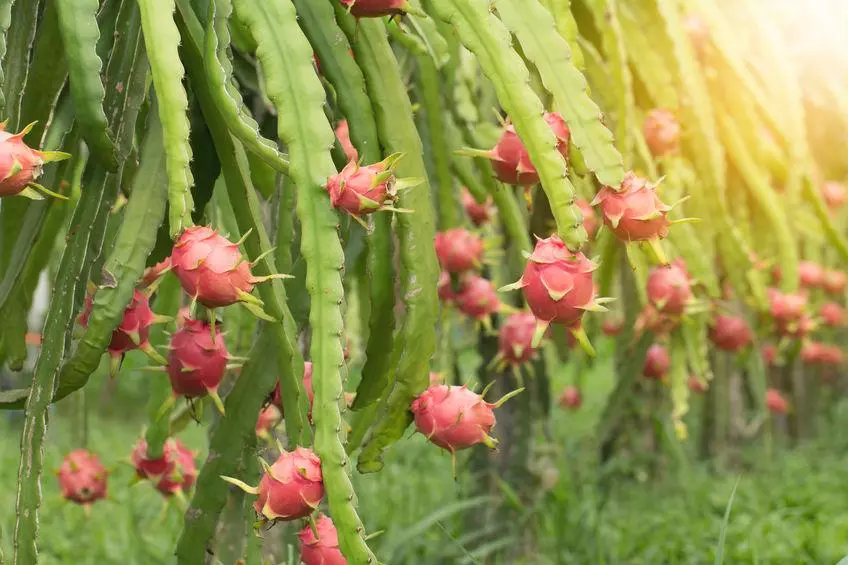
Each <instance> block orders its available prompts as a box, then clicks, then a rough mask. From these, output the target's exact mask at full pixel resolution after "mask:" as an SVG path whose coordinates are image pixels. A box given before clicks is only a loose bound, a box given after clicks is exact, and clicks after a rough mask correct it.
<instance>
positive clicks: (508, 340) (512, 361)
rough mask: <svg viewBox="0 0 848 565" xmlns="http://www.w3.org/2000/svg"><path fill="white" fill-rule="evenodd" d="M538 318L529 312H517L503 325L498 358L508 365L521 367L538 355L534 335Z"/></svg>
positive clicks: (499, 337) (499, 339)
mask: <svg viewBox="0 0 848 565" xmlns="http://www.w3.org/2000/svg"><path fill="white" fill-rule="evenodd" d="M535 332H536V317H535V316H533V314H531V313H529V312H517V313H515V314H512V315H510V316H509V318H507V319H506V321H505V322H504V323H503V325H502V326H501V329H500V335H499V336H498V350H499V351H498V356H499V357H500V358H501V359H503V361H504V362H505V363H506V364H508V365H521V364H523V363H527V362H528V361H530V360H531V359H532V358H533V356H534V355H535V354H536V348H535V347H533V334H534V333H535Z"/></svg>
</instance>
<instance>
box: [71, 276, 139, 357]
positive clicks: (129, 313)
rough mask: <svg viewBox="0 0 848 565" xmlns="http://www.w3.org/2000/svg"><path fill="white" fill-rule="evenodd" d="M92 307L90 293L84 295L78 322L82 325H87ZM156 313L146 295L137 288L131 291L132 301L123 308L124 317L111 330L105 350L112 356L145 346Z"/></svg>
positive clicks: (92, 300) (85, 326) (92, 299)
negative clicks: (113, 329)
mask: <svg viewBox="0 0 848 565" xmlns="http://www.w3.org/2000/svg"><path fill="white" fill-rule="evenodd" d="M93 307H94V298H93V297H92V295H90V294H89V295H87V296H86V297H85V308H84V309H83V311H82V314H80V317H79V323H80V325H81V326H82V327H84V328H87V327H88V318H89V316H91V310H92V308H93ZM155 321H156V315H155V314H154V313H153V310H151V309H150V302H149V300H148V298H147V295H146V294H144V293H143V292H141V291H139V290H135V291H134V292H133V298H132V301H131V302H130V303H129V305H128V306H127V307H126V308H125V309H124V317H123V319H122V320H121V323H120V324H118V327H117V328H115V331H113V332H112V340H111V341H110V342H109V346H108V347H107V348H106V350H107V351H108V352H109V353H110V354H111V355H112V356H121V355H123V354H124V353H126V352H127V351H132V350H133V349H140V348H147V347H149V343H148V341H147V338H148V336H149V335H150V327H151V326H152V325H153V324H154V323H155Z"/></svg>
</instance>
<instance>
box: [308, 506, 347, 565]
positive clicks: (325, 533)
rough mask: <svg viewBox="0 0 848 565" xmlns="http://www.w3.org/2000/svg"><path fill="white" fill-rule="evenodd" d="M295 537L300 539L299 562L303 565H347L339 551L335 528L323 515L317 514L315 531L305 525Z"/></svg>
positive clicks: (337, 535)
mask: <svg viewBox="0 0 848 565" xmlns="http://www.w3.org/2000/svg"><path fill="white" fill-rule="evenodd" d="M316 532H317V535H316ZM297 537H298V538H299V539H300V560H301V561H303V564H304V565H347V559H345V557H344V555H342V551H341V550H340V549H339V534H338V532H336V526H335V525H333V521H332V520H331V519H330V518H329V517H327V516H325V515H324V514H319V515H318V518H317V519H316V520H315V531H312V526H311V525H310V524H307V525H305V526H304V527H303V529H301V530H300V533H299V534H298V536H297Z"/></svg>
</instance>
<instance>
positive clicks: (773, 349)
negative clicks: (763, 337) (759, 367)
mask: <svg viewBox="0 0 848 565" xmlns="http://www.w3.org/2000/svg"><path fill="white" fill-rule="evenodd" d="M760 355H762V356H763V362H764V363H765V364H766V366H768V367H771V366H773V365H774V364H775V362H776V361H777V346H776V345H774V344H773V343H767V344H765V345H764V346H762V347H761V348H760Z"/></svg>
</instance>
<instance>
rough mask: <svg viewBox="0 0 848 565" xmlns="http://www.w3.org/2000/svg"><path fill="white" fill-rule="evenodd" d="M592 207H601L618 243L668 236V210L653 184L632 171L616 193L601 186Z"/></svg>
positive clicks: (602, 214)
mask: <svg viewBox="0 0 848 565" xmlns="http://www.w3.org/2000/svg"><path fill="white" fill-rule="evenodd" d="M592 206H600V208H601V216H602V217H603V220H604V223H605V224H606V225H607V226H608V227H609V228H610V229H611V230H612V231H613V233H614V234H615V235H616V237H617V238H618V239H620V240H621V241H625V242H629V241H649V240H656V239H658V238H664V237H665V236H666V235H668V227H669V226H670V225H671V221H670V220H669V219H668V212H669V211H670V210H671V207H670V206H667V205H666V204H664V203H663V202H662V201H661V200H660V199H659V196H657V189H656V185H653V184H651V183H649V182H648V181H647V180H646V179H643V178H641V177H639V176H636V175H635V174H634V173H632V172H629V173H627V175H626V176H625V177H624V180H623V181H622V183H621V186H620V187H619V189H618V190H616V189H613V188H611V187H609V186H605V187H603V188H602V189H601V190H600V191H599V192H598V194H597V195H596V196H595V199H594V200H593V201H592Z"/></svg>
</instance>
